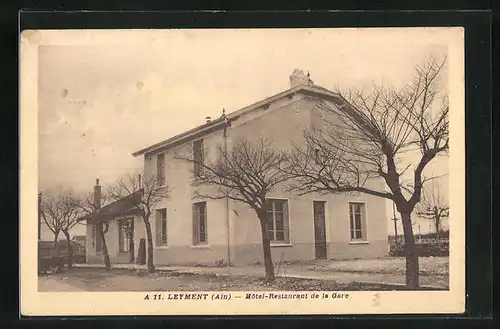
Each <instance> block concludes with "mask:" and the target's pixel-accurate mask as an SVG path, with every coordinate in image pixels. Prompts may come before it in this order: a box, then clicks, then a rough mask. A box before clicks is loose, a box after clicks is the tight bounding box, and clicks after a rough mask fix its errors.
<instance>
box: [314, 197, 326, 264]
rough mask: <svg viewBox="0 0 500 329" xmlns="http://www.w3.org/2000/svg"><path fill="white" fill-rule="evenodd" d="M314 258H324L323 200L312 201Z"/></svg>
mask: <svg viewBox="0 0 500 329" xmlns="http://www.w3.org/2000/svg"><path fill="white" fill-rule="evenodd" d="M313 208H314V240H315V241H314V244H315V249H316V259H326V230H325V201H313Z"/></svg>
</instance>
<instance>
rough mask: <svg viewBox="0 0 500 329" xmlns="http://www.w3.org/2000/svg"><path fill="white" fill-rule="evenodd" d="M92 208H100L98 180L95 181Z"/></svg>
mask: <svg viewBox="0 0 500 329" xmlns="http://www.w3.org/2000/svg"><path fill="white" fill-rule="evenodd" d="M94 207H95V208H96V209H100V208H101V185H99V178H97V179H96V180H95V186H94Z"/></svg>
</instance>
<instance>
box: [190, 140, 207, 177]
mask: <svg viewBox="0 0 500 329" xmlns="http://www.w3.org/2000/svg"><path fill="white" fill-rule="evenodd" d="M204 153H205V150H204V147H203V139H198V140H196V141H194V142H193V160H194V161H193V172H194V177H200V176H202V175H203V163H204V161H205V159H204V158H205V154H204Z"/></svg>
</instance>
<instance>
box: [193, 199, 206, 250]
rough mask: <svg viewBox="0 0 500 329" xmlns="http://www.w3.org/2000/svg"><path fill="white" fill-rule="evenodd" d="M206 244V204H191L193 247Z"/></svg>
mask: <svg viewBox="0 0 500 329" xmlns="http://www.w3.org/2000/svg"><path fill="white" fill-rule="evenodd" d="M206 243H207V203H206V202H197V203H195V204H193V245H194V246H196V245H199V244H206Z"/></svg>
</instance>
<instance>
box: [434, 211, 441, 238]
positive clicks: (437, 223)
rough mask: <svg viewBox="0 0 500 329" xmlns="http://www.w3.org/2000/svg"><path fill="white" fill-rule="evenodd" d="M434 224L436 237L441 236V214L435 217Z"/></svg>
mask: <svg viewBox="0 0 500 329" xmlns="http://www.w3.org/2000/svg"><path fill="white" fill-rule="evenodd" d="M434 225H435V228H436V238H439V237H440V235H441V218H440V216H439V215H436V216H435V217H434Z"/></svg>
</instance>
